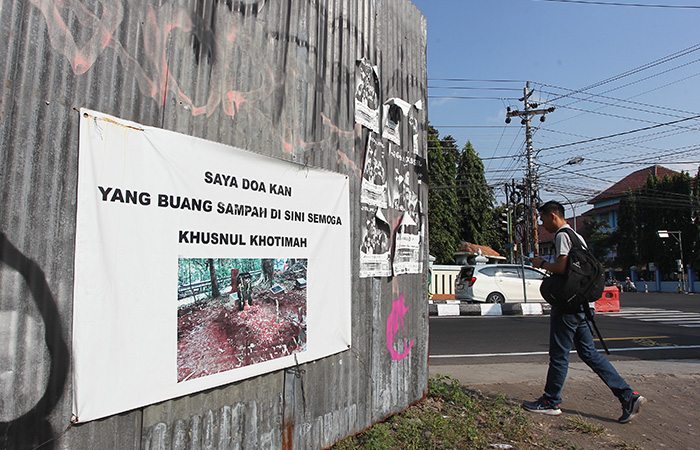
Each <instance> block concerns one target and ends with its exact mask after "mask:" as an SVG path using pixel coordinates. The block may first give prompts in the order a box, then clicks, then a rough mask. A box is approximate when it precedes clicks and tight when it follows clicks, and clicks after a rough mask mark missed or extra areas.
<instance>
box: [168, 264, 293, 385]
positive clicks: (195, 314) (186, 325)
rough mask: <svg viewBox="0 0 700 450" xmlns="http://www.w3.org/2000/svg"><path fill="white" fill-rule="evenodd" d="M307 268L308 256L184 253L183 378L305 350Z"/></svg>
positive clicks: (179, 336) (179, 363)
mask: <svg viewBox="0 0 700 450" xmlns="http://www.w3.org/2000/svg"><path fill="white" fill-rule="evenodd" d="M306 269H307V260H306V259H290V258H285V259H260V258H256V259H230V258H226V259H220V258H180V259H179V260H178V290H177V297H178V298H177V318H178V320H177V381H178V383H180V382H184V381H187V380H191V379H195V378H200V377H205V376H208V375H213V374H216V373H220V372H225V371H228V370H232V369H236V368H239V367H243V366H249V365H252V364H257V363H261V362H264V361H268V360H271V359H276V358H281V357H283V356H287V355H291V354H294V353H299V352H303V351H305V350H306V343H307V342H306V324H307V322H306V314H307V307H306V306H307V305H306ZM212 275H214V276H212Z"/></svg>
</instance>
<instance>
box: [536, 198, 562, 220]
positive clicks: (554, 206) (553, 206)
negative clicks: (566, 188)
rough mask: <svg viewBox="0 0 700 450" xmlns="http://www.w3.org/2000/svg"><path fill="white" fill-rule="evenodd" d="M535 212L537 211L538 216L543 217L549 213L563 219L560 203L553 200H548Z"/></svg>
mask: <svg viewBox="0 0 700 450" xmlns="http://www.w3.org/2000/svg"><path fill="white" fill-rule="evenodd" d="M537 211H539V213H540V216H545V215H547V214H549V213H554V214H556V215H557V216H559V217H561V218H562V219H563V218H564V207H563V206H562V204H561V203H559V202H556V201H554V200H550V201H548V202H547V203H545V204H544V205H542V206H540V207H539V208H538V209H537Z"/></svg>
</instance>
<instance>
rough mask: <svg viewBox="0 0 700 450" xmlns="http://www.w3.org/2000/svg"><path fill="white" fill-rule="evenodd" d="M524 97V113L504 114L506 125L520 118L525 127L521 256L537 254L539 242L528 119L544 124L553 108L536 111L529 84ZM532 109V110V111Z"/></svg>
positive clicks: (535, 185)
mask: <svg viewBox="0 0 700 450" xmlns="http://www.w3.org/2000/svg"><path fill="white" fill-rule="evenodd" d="M523 92H524V95H523V97H522V98H520V99H519V100H520V101H521V102H523V103H524V104H525V109H524V111H519V110H517V109H515V110H511V109H510V107H508V109H507V112H506V123H510V121H511V117H520V119H521V120H520V123H521V124H522V125H525V148H526V151H527V174H526V177H527V178H526V183H525V185H526V187H527V189H526V195H525V197H526V198H525V201H526V205H527V209H526V210H527V212H526V214H527V216H528V217H527V220H525V224H526V227H525V229H526V231H527V239H526V240H525V242H524V244H525V245H524V247H525V248H524V249H523V254H526V253H535V254H537V253H538V252H537V242H538V241H539V236H538V233H537V204H536V203H537V198H538V195H537V181H536V180H537V176H536V174H535V166H534V155H533V149H532V130H531V127H530V119H531V118H532V117H533V116H537V115H539V116H541V117H540V121H541V122H544V120H545V114H547V113H551V112H554V107H549V108H547V109H537V106H538V105H537V103H530V96H531V95H532V94H533V93H534V91H533V90H530V82H529V81H528V82H527V83H526V84H525V89H523ZM533 108H534V109H533Z"/></svg>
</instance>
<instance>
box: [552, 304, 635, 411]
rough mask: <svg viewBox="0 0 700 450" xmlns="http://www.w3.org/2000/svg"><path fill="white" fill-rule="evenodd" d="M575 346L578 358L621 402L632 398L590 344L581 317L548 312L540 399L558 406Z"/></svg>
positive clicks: (591, 343)
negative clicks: (546, 356)
mask: <svg viewBox="0 0 700 450" xmlns="http://www.w3.org/2000/svg"><path fill="white" fill-rule="evenodd" d="M573 346H576V352H577V353H578V356H579V357H580V358H581V359H582V360H583V362H585V363H586V364H587V365H588V367H590V368H591V369H593V371H594V372H595V373H597V374H598V376H599V377H600V379H601V380H603V381H604V382H605V384H606V385H607V386H608V387H609V388H610V390H611V391H612V392H613V394H615V396H616V397H617V398H618V399H620V401H621V402H623V401H626V400H628V399H629V398H630V396H631V395H632V389H631V388H630V387H629V385H628V384H627V382H626V381H625V380H624V379H623V378H622V377H621V376H620V374H619V373H617V370H615V368H614V367H613V366H612V364H610V361H608V360H607V359H606V358H605V357H604V356H603V355H601V354H600V353H598V351H597V350H596V348H595V344H594V343H593V335H592V334H591V330H590V328H589V324H587V323H586V316H585V314H584V313H578V314H564V313H563V312H561V311H559V310H558V309H556V308H552V312H551V315H550V318H549V370H548V371H547V383H546V384H545V387H544V398H545V399H547V400H549V401H551V402H554V403H556V404H560V403H561V391H562V388H563V387H564V381H565V380H566V374H567V372H568V371H569V353H570V352H571V349H572V347H573Z"/></svg>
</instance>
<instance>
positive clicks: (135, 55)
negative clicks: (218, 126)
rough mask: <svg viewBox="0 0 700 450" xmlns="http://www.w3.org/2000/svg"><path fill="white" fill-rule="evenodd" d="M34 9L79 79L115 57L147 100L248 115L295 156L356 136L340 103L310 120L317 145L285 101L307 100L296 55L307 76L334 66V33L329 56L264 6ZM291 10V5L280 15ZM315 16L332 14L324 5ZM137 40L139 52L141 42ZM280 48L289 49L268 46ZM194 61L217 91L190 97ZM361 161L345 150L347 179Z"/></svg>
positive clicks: (195, 0)
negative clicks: (185, 75)
mask: <svg viewBox="0 0 700 450" xmlns="http://www.w3.org/2000/svg"><path fill="white" fill-rule="evenodd" d="M29 1H30V2H31V3H32V4H33V5H34V6H35V7H36V8H38V9H39V10H40V11H41V13H42V15H43V17H44V19H45V21H46V27H47V31H48V38H49V42H50V44H51V47H52V49H53V50H54V51H55V52H56V53H58V54H60V55H62V56H63V57H64V58H65V59H66V60H67V61H68V63H69V65H70V69H71V70H72V71H73V73H74V74H75V75H83V74H85V73H87V72H88V71H89V70H90V69H92V68H93V67H95V65H96V64H97V63H98V61H99V58H100V57H101V56H102V55H104V57H105V58H110V59H112V58H114V59H115V60H118V61H119V64H120V69H121V71H122V73H123V74H125V75H128V76H131V77H133V79H134V80H135V85H136V86H138V90H139V92H140V93H141V95H143V96H145V97H148V98H152V99H153V100H154V101H155V102H156V103H157V104H158V105H160V106H165V104H166V99H170V100H173V101H174V102H176V104H178V105H179V106H180V107H182V108H183V109H185V110H187V111H189V113H190V114H192V115H193V116H200V115H205V116H207V117H208V116H210V115H212V114H214V113H215V112H216V111H217V109H218V108H221V109H222V110H223V112H224V113H225V114H226V115H228V116H230V117H231V119H232V120H235V119H236V116H237V115H239V114H242V111H241V110H242V108H244V111H245V114H244V115H246V116H248V117H249V118H250V119H251V120H252V121H253V123H261V122H264V123H270V125H271V126H269V127H265V128H266V129H267V130H272V132H273V133H277V135H278V139H279V141H280V145H281V151H283V152H286V153H290V154H291V153H293V152H295V151H302V152H305V151H309V150H316V149H327V148H329V147H334V146H335V147H337V141H338V139H339V138H340V137H343V138H346V139H353V138H354V136H355V130H354V129H348V130H344V129H342V127H341V126H339V124H338V123H335V122H334V120H336V119H333V118H336V117H338V116H339V114H338V112H337V111H336V110H335V109H337V108H338V106H337V104H338V102H336V101H331V102H328V103H327V104H323V105H322V108H334V110H332V111H327V110H323V109H318V108H315V111H316V112H315V114H316V117H315V118H314V119H313V120H311V121H309V124H310V128H311V131H310V134H311V135H312V137H311V138H310V139H309V138H302V137H301V134H300V133H298V132H295V131H294V130H295V129H296V128H297V127H298V126H297V125H295V124H296V122H298V117H288V116H289V113H288V112H286V111H285V103H287V104H291V103H290V102H289V101H288V100H286V101H285V97H288V96H289V95H290V93H291V92H296V93H297V95H298V94H299V92H298V87H299V86H298V83H299V81H300V80H298V79H297V78H298V73H299V70H300V69H301V68H300V67H299V66H298V65H297V64H298V63H297V62H293V61H288V55H289V54H290V51H289V46H294V47H297V48H300V49H304V50H305V52H302V53H303V54H305V55H307V56H306V57H307V58H308V60H304V61H302V63H303V64H308V65H311V66H312V67H311V68H310V71H309V70H306V69H305V70H304V72H310V73H313V72H314V71H315V70H316V69H317V68H318V67H320V63H319V62H318V61H316V59H318V58H324V57H325V50H324V48H325V47H326V46H328V45H329V44H328V42H327V41H328V40H329V39H330V38H329V36H328V34H330V33H331V32H332V30H320V31H321V32H322V33H325V34H324V35H322V36H319V37H318V45H319V46H320V48H313V46H312V45H311V44H310V43H309V41H308V40H307V39H306V38H304V37H300V36H297V35H294V33H296V32H293V31H292V30H291V27H292V25H291V24H290V23H287V22H285V21H282V27H283V28H284V29H281V30H277V29H271V28H270V27H271V26H272V25H270V23H272V24H277V23H279V21H278V20H277V19H275V20H274V21H270V20H268V18H267V17H265V16H264V15H265V14H269V8H270V7H269V5H268V4H267V3H266V2H265V1H264V0H248V1H234V0H191V3H190V4H189V5H187V6H183V5H182V4H181V3H180V2H175V1H165V2H164V3H163V4H162V5H160V6H156V5H154V4H151V3H152V2H142V1H140V0H115V1H112V2H107V1H102V2H90V1H89V0H62V1H60V2H58V1H54V0H29ZM88 5H89V7H88ZM291 5H292V3H291V2H290V3H283V4H280V5H279V7H280V8H283V9H284V8H291V7H292V6H291ZM90 8H91V9H90ZM95 11H98V12H95ZM282 13H283V14H284V13H285V11H282ZM316 13H318V14H320V15H321V16H324V15H328V14H329V12H328V11H327V10H326V9H325V7H323V6H321V5H318V9H317V11H316ZM286 14H291V11H286ZM325 22H327V23H329V24H332V26H333V27H341V26H342V27H347V26H350V25H349V24H346V23H342V19H341V18H338V19H335V20H333V19H330V18H326V19H325ZM134 23H138V25H137V26H136V27H135V26H134ZM294 26H295V25H294ZM134 35H136V36H137V37H136V39H138V40H139V42H138V44H134V42H133V41H134V39H135V38H134ZM271 40H274V41H277V42H279V43H280V46H279V47H278V48H271V47H269V41H271ZM175 42H180V43H182V42H188V43H190V46H191V49H190V51H191V53H187V52H186V51H182V50H181V49H180V48H179V47H177V46H176V44H175ZM188 55H189V56H188ZM188 57H189V58H193V61H194V62H195V63H196V64H197V65H199V67H202V68H204V69H205V71H204V72H206V70H208V75H201V74H202V73H204V72H202V71H200V75H198V77H200V79H201V80H202V81H201V83H198V85H197V89H201V86H202V85H205V86H208V87H207V88H206V91H205V92H196V93H195V92H191V91H192V90H193V89H194V88H193V87H192V86H189V84H188V85H185V83H184V82H183V81H181V80H179V79H178V72H177V70H178V69H180V68H181V67H183V66H185V67H186V66H188V63H187V62H186V59H187V58H188ZM302 58H303V57H302ZM287 64H289V67H287ZM324 65H325V64H324ZM313 66H318V67H313ZM195 67H196V66H195ZM241 74H242V75H241ZM190 81H191V80H188V81H187V82H188V83H189V82H190ZM306 82H307V83H310V84H312V85H313V86H312V89H311V90H310V91H311V92H317V94H316V101H318V99H322V98H323V92H319V90H324V89H326V88H327V87H328V86H326V84H324V83H326V81H325V80H324V78H323V76H322V75H318V76H315V77H311V79H310V80H307V81H306ZM319 84H320V86H319ZM290 86H293V88H292V87H290ZM302 95H305V94H302ZM270 108H272V109H270ZM354 159H355V156H354V149H352V148H351V149H348V150H342V151H341V150H338V151H337V160H338V163H339V164H340V165H342V166H343V167H345V169H346V170H347V171H348V172H351V173H355V174H359V173H360V172H361V169H360V168H358V167H357V166H356V164H355V163H354Z"/></svg>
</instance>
